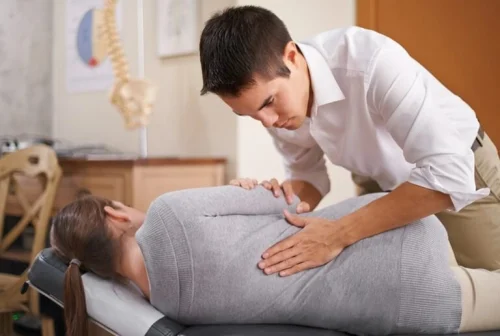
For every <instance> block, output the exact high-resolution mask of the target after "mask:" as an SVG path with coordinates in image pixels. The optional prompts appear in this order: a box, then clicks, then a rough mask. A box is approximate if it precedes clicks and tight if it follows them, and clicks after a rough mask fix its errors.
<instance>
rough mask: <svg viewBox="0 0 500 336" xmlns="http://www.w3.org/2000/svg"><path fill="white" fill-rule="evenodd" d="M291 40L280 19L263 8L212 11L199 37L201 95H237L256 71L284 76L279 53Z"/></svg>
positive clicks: (285, 70)
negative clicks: (212, 13) (209, 93)
mask: <svg viewBox="0 0 500 336" xmlns="http://www.w3.org/2000/svg"><path fill="white" fill-rule="evenodd" d="M291 40H292V38H291V37H290V33H289V32H288V29H287V28H286V26H285V24H284V23H283V21H281V20H280V19H279V18H278V17H277V16H276V15H275V14H274V13H272V12H271V11H269V10H267V9H264V8H261V7H257V6H239V7H229V8H227V9H225V10H224V11H222V12H219V13H216V14H215V15H213V16H212V17H211V18H210V19H209V20H208V21H207V23H206V25H205V27H204V29H203V32H202V33H201V38H200V46H199V47H200V62H201V71H202V75H203V88H202V90H201V94H202V95H204V94H206V93H207V92H212V93H215V94H219V95H230V96H238V95H239V93H240V92H241V91H242V90H243V89H245V88H248V87H249V86H251V85H252V84H254V83H255V78H254V76H255V75H256V74H258V75H260V76H262V77H263V78H265V79H272V78H275V77H276V76H283V77H288V76H289V75H290V70H289V69H288V68H287V67H286V65H285V64H284V62H283V54H284V51H285V47H286V45H287V44H288V42H290V41H291Z"/></svg>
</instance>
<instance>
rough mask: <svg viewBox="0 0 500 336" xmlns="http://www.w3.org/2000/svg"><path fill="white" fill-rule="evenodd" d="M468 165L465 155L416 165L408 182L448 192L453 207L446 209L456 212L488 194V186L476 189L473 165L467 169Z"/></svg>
mask: <svg viewBox="0 0 500 336" xmlns="http://www.w3.org/2000/svg"><path fill="white" fill-rule="evenodd" d="M468 165H469V163H468V162H467V161H466V158H465V157H454V160H452V161H451V162H448V163H445V164H441V165H432V166H430V165H425V166H422V167H416V168H414V169H413V170H412V172H411V174H410V177H409V179H408V182H410V183H413V184H416V185H419V186H421V187H424V188H428V189H432V190H436V191H439V192H442V193H444V194H448V195H449V196H450V197H451V201H452V203H453V207H452V208H450V209H448V210H449V211H455V212H458V211H460V210H461V209H463V208H464V207H466V206H468V205H469V204H471V203H473V202H475V201H477V200H478V199H481V198H483V197H486V196H488V195H489V194H490V189H489V188H482V189H479V190H476V183H475V180H474V167H472V169H467V168H468V167H467V166H468Z"/></svg>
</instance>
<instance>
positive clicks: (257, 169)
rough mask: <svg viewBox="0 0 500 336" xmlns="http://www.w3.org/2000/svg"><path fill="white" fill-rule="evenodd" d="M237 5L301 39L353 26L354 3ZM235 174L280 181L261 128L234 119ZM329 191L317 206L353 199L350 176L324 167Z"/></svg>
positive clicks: (248, 0) (247, 0)
mask: <svg viewBox="0 0 500 336" xmlns="http://www.w3.org/2000/svg"><path fill="white" fill-rule="evenodd" d="M238 4H239V5H257V6H262V7H265V8H268V9H270V10H272V11H273V12H275V13H276V14H277V15H278V16H279V17H280V18H281V19H282V20H283V21H284V22H285V24H286V25H287V27H288V29H289V30H290V33H291V34H292V37H293V38H294V39H295V40H301V39H304V38H307V37H309V36H311V35H314V34H316V33H319V32H321V31H324V30H328V29H333V28H338V27H343V26H349V25H354V24H355V1H354V0H238ZM237 155H238V159H237V164H238V166H237V169H238V170H237V171H238V175H239V176H245V177H255V178H257V179H258V180H261V179H269V178H272V177H276V178H278V179H279V180H282V179H283V178H284V171H283V168H282V165H281V158H280V157H279V155H278V154H277V152H276V149H275V148H274V146H273V144H272V142H271V139H270V137H269V136H268V134H267V132H266V130H265V129H263V128H262V126H261V125H260V124H259V123H258V122H256V121H254V120H252V119H250V118H240V119H238V150H237ZM328 173H329V175H330V180H331V184H332V191H331V192H330V194H328V196H327V197H326V198H325V199H324V200H323V201H322V203H321V204H320V207H323V206H324V205H327V204H331V203H334V202H337V201H339V200H342V199H345V198H347V197H351V196H354V194H355V189H354V185H353V183H352V181H351V177H350V173H349V172H348V171H346V170H345V169H343V168H341V167H335V166H333V165H332V164H328Z"/></svg>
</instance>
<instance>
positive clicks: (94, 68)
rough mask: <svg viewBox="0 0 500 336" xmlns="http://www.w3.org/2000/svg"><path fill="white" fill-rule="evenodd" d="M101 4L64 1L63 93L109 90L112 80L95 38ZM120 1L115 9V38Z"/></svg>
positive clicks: (104, 52)
mask: <svg viewBox="0 0 500 336" xmlns="http://www.w3.org/2000/svg"><path fill="white" fill-rule="evenodd" d="M104 4H105V0H66V22H65V23H66V25H65V35H66V43H65V46H66V50H65V53H66V89H67V91H68V92H70V93H78V92H89V91H101V90H109V89H110V88H111V86H112V85H113V81H114V76H113V69H112V67H111V62H110V60H109V57H108V55H107V47H106V44H105V41H104V39H103V38H102V37H101V34H99V27H100V25H101V24H102V20H103V7H104ZM121 21H122V7H121V1H119V2H118V4H117V7H116V24H117V29H118V34H120V31H121V27H122V22H121Z"/></svg>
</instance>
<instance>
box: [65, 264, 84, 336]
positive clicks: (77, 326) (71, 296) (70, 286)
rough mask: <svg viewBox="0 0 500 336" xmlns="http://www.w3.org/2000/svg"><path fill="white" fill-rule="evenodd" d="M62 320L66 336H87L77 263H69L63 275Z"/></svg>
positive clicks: (80, 276)
mask: <svg viewBox="0 0 500 336" xmlns="http://www.w3.org/2000/svg"><path fill="white" fill-rule="evenodd" d="M64 320H65V323H66V335H67V336H88V320H87V304H86V302H85V292H84V289H83V282H82V275H81V273H80V268H79V266H78V263H75V262H73V261H72V262H71V263H70V264H69V266H68V268H67V269H66V273H65V275H64Z"/></svg>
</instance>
